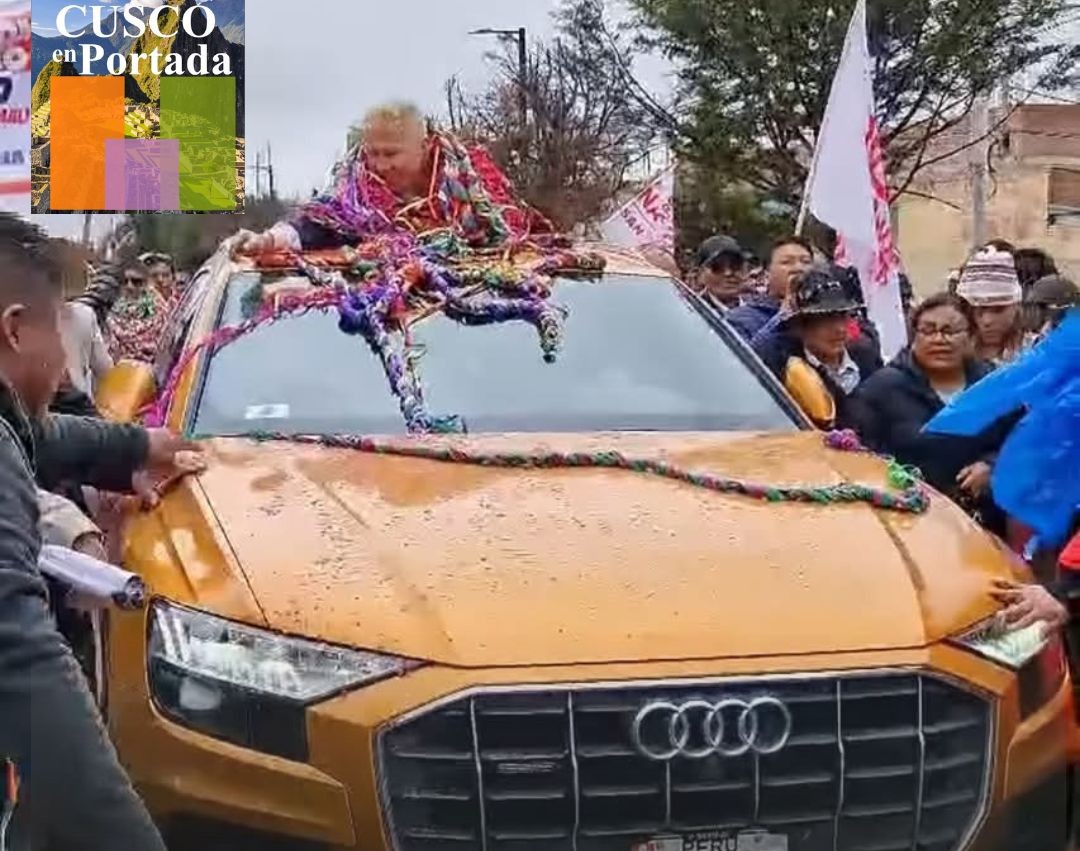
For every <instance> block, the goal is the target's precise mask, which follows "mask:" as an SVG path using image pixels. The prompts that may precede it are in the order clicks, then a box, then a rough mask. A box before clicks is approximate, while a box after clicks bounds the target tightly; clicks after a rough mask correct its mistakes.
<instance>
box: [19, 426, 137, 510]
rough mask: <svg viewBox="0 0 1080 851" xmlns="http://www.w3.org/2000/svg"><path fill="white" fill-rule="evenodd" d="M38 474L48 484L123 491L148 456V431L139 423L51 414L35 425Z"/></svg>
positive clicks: (42, 483)
mask: <svg viewBox="0 0 1080 851" xmlns="http://www.w3.org/2000/svg"><path fill="white" fill-rule="evenodd" d="M34 437H35V441H36V444H37V474H38V480H39V482H40V483H41V485H42V487H44V488H46V489H47V490H51V489H52V488H53V487H55V486H56V485H58V484H59V483H61V482H73V483H75V484H79V485H89V486H90V487H95V488H98V489H100V490H107V491H116V492H120V493H124V492H127V491H130V490H131V487H132V481H131V479H132V476H134V474H135V473H136V472H137V471H138V470H140V469H142V468H143V467H145V466H146V465H147V462H148V460H149V456H150V436H149V433H148V432H147V430H146V429H144V428H143V427H142V426H137V425H120V424H117V423H109V422H104V421H102V420H96V419H90V418H88V417H72V416H66V415H64V414H52V415H49V416H47V417H45V418H44V419H43V420H41V421H40V424H39V425H38V427H37V429H36V430H35V435H34Z"/></svg>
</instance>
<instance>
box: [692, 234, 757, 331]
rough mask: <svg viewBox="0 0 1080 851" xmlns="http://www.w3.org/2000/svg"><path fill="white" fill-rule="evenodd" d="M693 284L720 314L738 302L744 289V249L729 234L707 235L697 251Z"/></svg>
mask: <svg viewBox="0 0 1080 851" xmlns="http://www.w3.org/2000/svg"><path fill="white" fill-rule="evenodd" d="M696 274H697V277H696V283H697V286H698V289H699V290H700V292H701V295H702V298H704V299H705V301H707V302H708V303H709V304H710V305H711V306H712V307H714V308H716V310H718V311H719V312H720V314H721V315H723V314H726V313H727V312H728V311H729V310H733V309H735V308H736V307H738V306H739V305H741V304H742V300H743V293H744V290H745V288H746V252H744V251H743V249H742V246H740V245H739V243H738V242H736V241H735V240H734V239H732V238H731V237H730V236H722V235H719V234H718V235H716V236H710V237H709V238H708V239H707V240H705V241H704V242H703V243H701V245H700V246H699V247H698V250H697V273H696Z"/></svg>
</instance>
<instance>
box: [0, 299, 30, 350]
mask: <svg viewBox="0 0 1080 851" xmlns="http://www.w3.org/2000/svg"><path fill="white" fill-rule="evenodd" d="M25 325H26V305H25V304H9V305H8V306H7V307H5V308H4V310H3V312H2V313H0V344H3V345H4V346H6V347H7V348H9V349H11V350H12V351H13V352H18V351H19V350H20V349H21V348H22V345H21V339H22V332H23V329H24V327H25Z"/></svg>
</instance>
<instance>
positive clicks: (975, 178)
mask: <svg viewBox="0 0 1080 851" xmlns="http://www.w3.org/2000/svg"><path fill="white" fill-rule="evenodd" d="M989 133H990V98H989V96H987V95H982V96H980V97H979V99H978V100H976V101H975V108H974V109H973V110H972V113H971V135H970V137H969V138H970V141H971V142H972V143H973V144H972V147H971V216H972V220H971V238H972V241H973V242H974V246H973V247H974V248H976V249H978V248H981V247H982V246H984V245H986V241H987V235H986V178H987V175H986V165H987V164H986V160H987V156H988V154H989V151H990V138H989Z"/></svg>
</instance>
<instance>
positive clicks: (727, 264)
mask: <svg viewBox="0 0 1080 851" xmlns="http://www.w3.org/2000/svg"><path fill="white" fill-rule="evenodd" d="M705 268H706V269H708V270H709V271H710V272H741V271H742V270H743V269H745V268H746V261H745V260H742V259H740V258H738V257H732V256H730V255H723V256H722V257H715V258H713V259H712V260H710V261H709V262H708V263H707V264H706V265H705Z"/></svg>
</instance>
